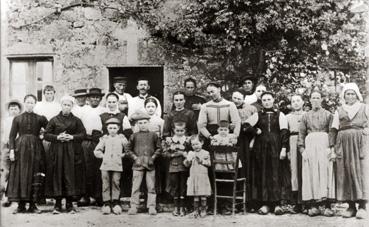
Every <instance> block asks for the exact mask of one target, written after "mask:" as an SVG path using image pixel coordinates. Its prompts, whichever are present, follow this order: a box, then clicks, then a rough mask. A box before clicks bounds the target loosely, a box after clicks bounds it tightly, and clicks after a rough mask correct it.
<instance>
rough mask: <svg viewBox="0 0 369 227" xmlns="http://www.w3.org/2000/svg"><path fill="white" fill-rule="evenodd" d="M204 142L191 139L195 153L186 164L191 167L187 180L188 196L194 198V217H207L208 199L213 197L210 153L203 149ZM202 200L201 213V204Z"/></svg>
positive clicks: (192, 152) (196, 138) (188, 157)
mask: <svg viewBox="0 0 369 227" xmlns="http://www.w3.org/2000/svg"><path fill="white" fill-rule="evenodd" d="M203 144H204V142H203V141H202V140H201V139H200V138H199V136H197V135H195V136H192V137H191V146H192V148H193V151H190V152H189V153H188V155H187V158H186V160H185V161H184V164H185V165H186V166H191V168H190V176H189V178H188V179H187V196H193V197H194V199H193V207H194V217H195V218H197V217H198V216H199V215H200V216H201V217H205V216H206V206H207V205H206V199H207V197H208V196H210V195H211V186H210V180H209V176H208V168H209V167H210V165H211V162H210V155H209V152H208V151H206V150H203V149H202V146H203ZM200 200H201V212H199V202H200Z"/></svg>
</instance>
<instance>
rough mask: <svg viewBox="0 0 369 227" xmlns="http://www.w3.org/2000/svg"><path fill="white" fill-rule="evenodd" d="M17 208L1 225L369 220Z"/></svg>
mask: <svg viewBox="0 0 369 227" xmlns="http://www.w3.org/2000/svg"><path fill="white" fill-rule="evenodd" d="M15 208H16V205H15V204H13V205H12V206H11V207H9V208H1V216H0V218H1V221H0V223H1V226H3V227H8V226H20V227H28V226H36V227H42V226H68V227H72V226H78V227H84V226H96V227H99V226H102V227H108V226H109V227H114V226H120V227H121V226H150V227H156V226H161V227H162V226H175V227H181V226H200V227H207V226H225V227H231V226H258V227H263V226H274V227H277V226H283V227H298V226H309V227H313V226H322V227H323V226H324V227H331V226H343V227H348V226H355V227H364V226H369V220H357V219H355V218H350V219H344V218H342V217H331V218H327V217H322V216H318V217H308V216H306V215H301V214H298V215H290V214H288V215H283V216H275V215H273V214H269V215H266V216H260V215H257V214H246V215H240V214H237V215H235V216H234V217H232V216H216V217H214V216H208V217H205V218H198V219H193V218H190V217H189V216H185V217H174V216H172V215H171V213H159V214H158V215H156V216H150V215H148V214H144V213H140V214H138V215H135V216H131V215H128V214H127V213H126V212H124V213H123V214H121V215H114V214H111V215H102V214H101V212H100V208H98V207H88V208H85V207H84V208H78V209H79V210H78V212H77V213H76V214H67V213H61V214H58V215H53V214H52V208H53V207H52V206H50V205H48V206H40V207H39V208H40V209H41V210H42V211H43V212H42V213H41V214H16V215H13V214H12V211H13V210H14V209H15Z"/></svg>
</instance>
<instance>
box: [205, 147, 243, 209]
mask: <svg viewBox="0 0 369 227" xmlns="http://www.w3.org/2000/svg"><path fill="white" fill-rule="evenodd" d="M238 149H239V148H238V147H230V146H210V151H211V156H212V157H211V158H212V171H213V182H214V215H216V214H217V206H218V199H231V201H232V215H234V214H235V210H236V205H238V204H242V205H243V213H244V214H245V213H246V178H245V177H239V173H238V170H239V168H240V167H241V164H240V159H239V155H238V153H239V152H238ZM225 175H227V176H229V177H225ZM228 185H232V195H225V194H222V195H221V194H218V193H219V190H218V189H219V188H218V187H227V186H228ZM238 201H241V202H238Z"/></svg>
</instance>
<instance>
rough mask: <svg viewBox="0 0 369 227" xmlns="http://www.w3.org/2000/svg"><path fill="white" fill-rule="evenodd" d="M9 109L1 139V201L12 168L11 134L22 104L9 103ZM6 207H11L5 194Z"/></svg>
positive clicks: (13, 101) (16, 101)
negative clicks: (10, 152) (14, 120)
mask: <svg viewBox="0 0 369 227" xmlns="http://www.w3.org/2000/svg"><path fill="white" fill-rule="evenodd" d="M7 108H8V116H7V117H5V118H4V120H3V127H4V133H3V135H2V138H1V165H0V166H1V182H0V186H1V188H0V199H1V198H2V194H3V192H5V190H6V186H7V184H8V177H9V167H10V159H9V133H10V129H11V127H12V122H13V119H14V117H15V116H17V115H19V114H20V112H21V110H22V104H21V103H20V102H19V101H18V100H11V101H10V102H8V103H7ZM2 205H3V206H4V207H8V206H10V205H11V202H9V200H8V198H7V197H6V196H5V193H4V203H3V204H2Z"/></svg>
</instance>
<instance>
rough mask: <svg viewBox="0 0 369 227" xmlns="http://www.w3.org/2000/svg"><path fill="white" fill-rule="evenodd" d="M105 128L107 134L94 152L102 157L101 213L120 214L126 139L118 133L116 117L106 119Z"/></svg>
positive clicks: (118, 123)
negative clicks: (121, 181)
mask: <svg viewBox="0 0 369 227" xmlns="http://www.w3.org/2000/svg"><path fill="white" fill-rule="evenodd" d="M105 124H106V128H107V130H108V133H109V135H105V136H103V137H101V138H100V142H99V143H98V144H97V146H96V148H95V151H94V154H95V156H96V157H97V158H101V159H102V164H101V167H100V170H101V179H102V197H103V203H104V205H103V207H102V212H103V214H109V213H110V212H113V213H114V214H121V213H122V208H121V206H120V204H119V194H120V185H119V183H120V177H121V174H122V169H123V167H122V157H123V156H124V153H123V152H124V148H126V149H127V146H128V141H127V139H126V137H124V135H123V134H118V131H119V127H120V125H121V122H120V121H119V120H118V119H117V118H110V119H109V120H107V121H106V123H105Z"/></svg>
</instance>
